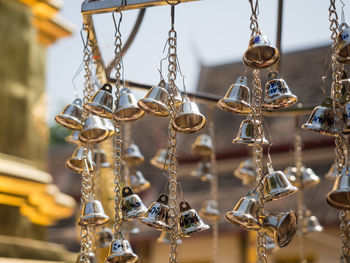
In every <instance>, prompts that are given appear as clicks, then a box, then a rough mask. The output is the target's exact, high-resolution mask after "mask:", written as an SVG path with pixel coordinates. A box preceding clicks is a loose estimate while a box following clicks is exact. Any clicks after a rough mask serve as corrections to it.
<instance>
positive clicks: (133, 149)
mask: <svg viewBox="0 0 350 263" xmlns="http://www.w3.org/2000/svg"><path fill="white" fill-rule="evenodd" d="M125 161H126V163H127V165H128V166H129V167H131V166H139V165H141V164H142V163H143V162H144V161H145V157H144V156H143V155H142V153H141V151H140V149H139V147H138V146H137V145H136V144H133V143H132V144H130V145H129V147H128V148H127V149H126V151H125Z"/></svg>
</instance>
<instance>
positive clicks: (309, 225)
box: [302, 210, 323, 234]
mask: <svg viewBox="0 0 350 263" xmlns="http://www.w3.org/2000/svg"><path fill="white" fill-rule="evenodd" d="M302 227H303V228H302V231H303V233H304V234H307V233H310V232H322V231H323V227H322V226H321V225H320V222H319V221H318V219H317V217H316V216H313V215H312V214H311V211H310V210H306V212H305V216H304V218H303V225H302Z"/></svg>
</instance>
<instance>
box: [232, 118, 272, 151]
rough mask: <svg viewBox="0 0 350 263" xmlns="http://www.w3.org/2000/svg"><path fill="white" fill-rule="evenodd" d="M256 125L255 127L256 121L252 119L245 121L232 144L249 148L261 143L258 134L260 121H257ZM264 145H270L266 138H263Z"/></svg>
mask: <svg viewBox="0 0 350 263" xmlns="http://www.w3.org/2000/svg"><path fill="white" fill-rule="evenodd" d="M255 123H256V125H254V121H253V120H252V119H251V118H248V119H246V120H243V121H242V123H241V126H240V127H239V130H238V133H237V137H236V138H235V139H234V140H233V141H232V143H239V144H248V145H249V146H254V145H255V144H257V143H258V142H260V140H261V139H260V138H257V134H258V126H257V125H258V124H259V123H260V122H259V121H255ZM262 143H263V144H269V142H268V140H266V138H265V136H263V138H262Z"/></svg>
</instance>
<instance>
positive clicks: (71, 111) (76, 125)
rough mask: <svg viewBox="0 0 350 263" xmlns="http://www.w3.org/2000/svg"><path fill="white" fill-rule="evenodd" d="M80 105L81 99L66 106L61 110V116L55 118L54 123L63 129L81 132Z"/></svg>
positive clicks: (81, 109) (81, 112) (81, 111)
mask: <svg viewBox="0 0 350 263" xmlns="http://www.w3.org/2000/svg"><path fill="white" fill-rule="evenodd" d="M81 105H82V101H81V99H75V100H74V101H73V103H72V104H68V105H67V106H66V107H65V108H64V109H63V111H62V113H61V114H58V115H57V116H56V117H55V121H56V122H57V123H58V124H60V125H62V126H63V127H65V128H68V129H71V130H81V129H82V127H83V117H82V116H83V108H82V107H81Z"/></svg>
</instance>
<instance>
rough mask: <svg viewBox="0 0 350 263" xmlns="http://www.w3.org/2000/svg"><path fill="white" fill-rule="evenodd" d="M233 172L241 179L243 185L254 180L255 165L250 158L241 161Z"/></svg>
mask: <svg viewBox="0 0 350 263" xmlns="http://www.w3.org/2000/svg"><path fill="white" fill-rule="evenodd" d="M233 174H234V175H235V176H236V177H237V178H239V179H241V180H242V181H243V185H248V184H250V183H252V182H255V181H256V172H255V165H254V163H253V161H252V160H251V159H246V160H244V161H242V162H241V163H240V164H239V165H238V167H237V169H236V170H234V171H233Z"/></svg>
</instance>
